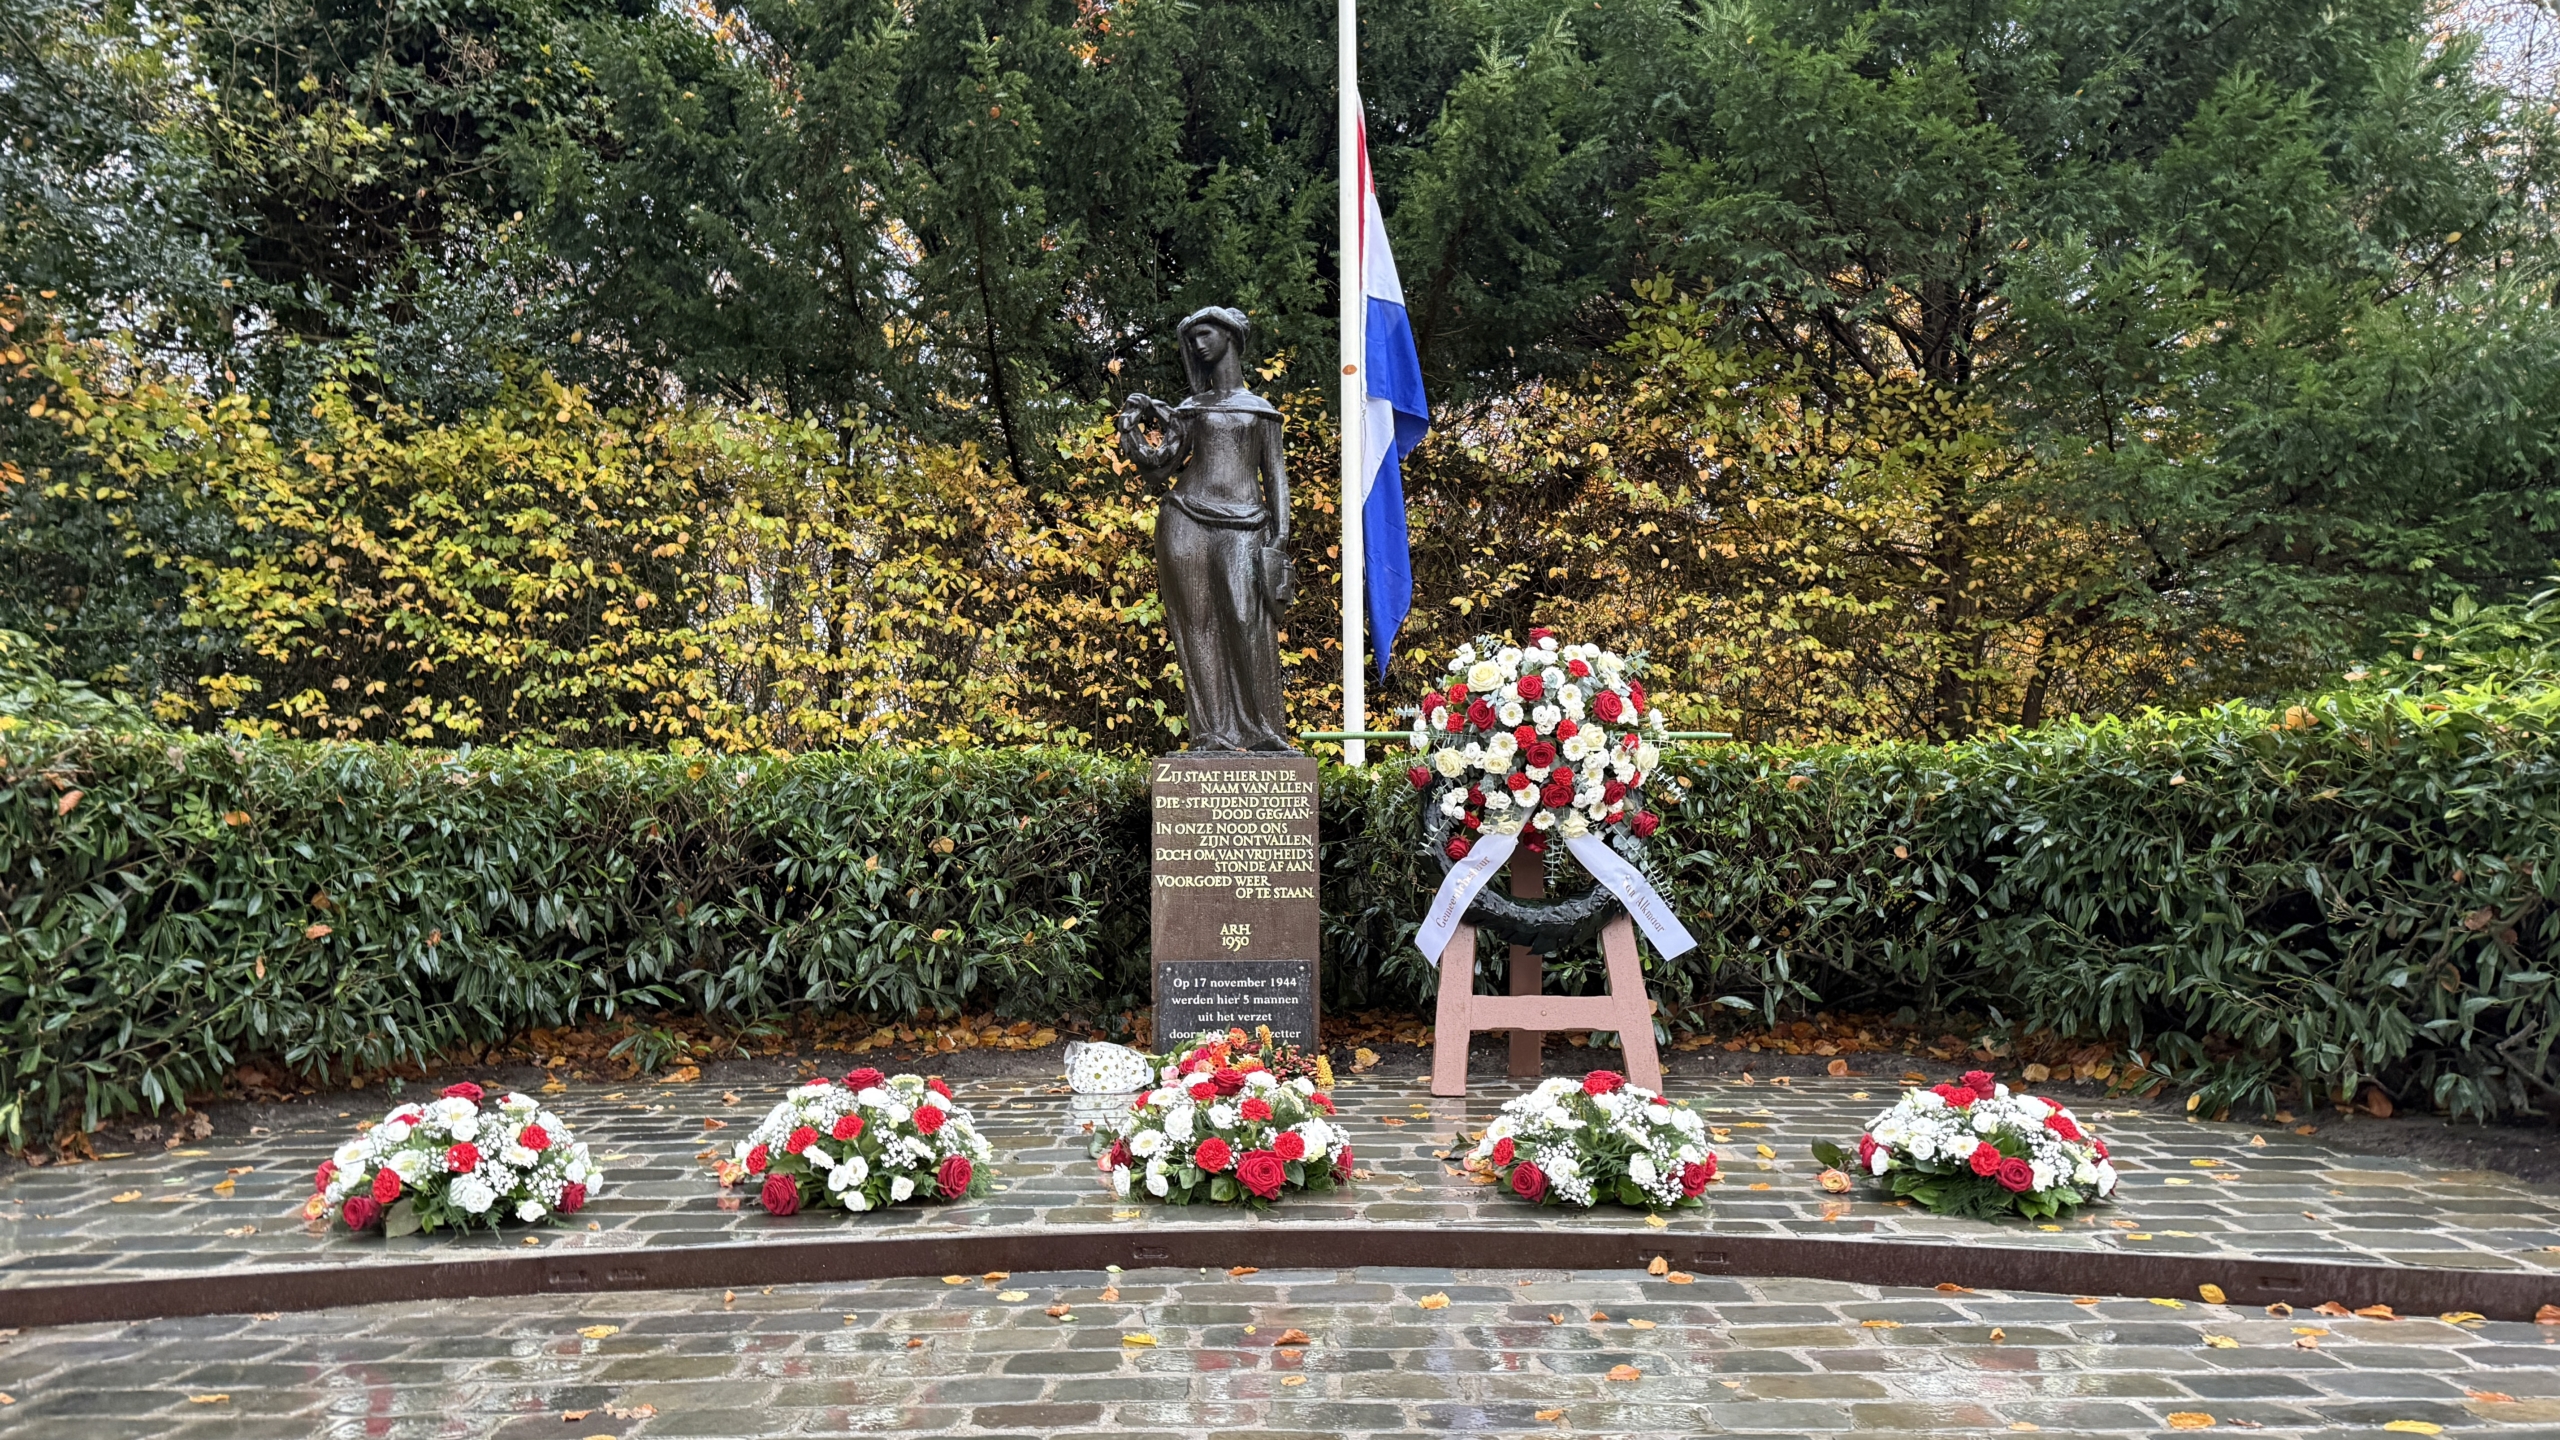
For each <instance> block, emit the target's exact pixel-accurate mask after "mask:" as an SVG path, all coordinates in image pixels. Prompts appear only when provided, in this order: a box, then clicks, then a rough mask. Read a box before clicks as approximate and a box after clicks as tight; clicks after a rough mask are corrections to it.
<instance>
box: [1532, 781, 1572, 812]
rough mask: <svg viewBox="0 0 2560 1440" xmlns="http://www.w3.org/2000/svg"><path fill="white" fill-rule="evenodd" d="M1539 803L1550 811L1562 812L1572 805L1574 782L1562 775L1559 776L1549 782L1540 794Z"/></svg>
mask: <svg viewBox="0 0 2560 1440" xmlns="http://www.w3.org/2000/svg"><path fill="white" fill-rule="evenodd" d="M1538 803H1539V804H1541V805H1544V806H1546V807H1547V808H1548V809H1550V810H1561V809H1563V808H1564V807H1566V806H1567V805H1570V804H1572V803H1573V782H1572V781H1571V780H1569V779H1567V778H1566V777H1565V776H1563V775H1562V774H1559V775H1557V776H1556V777H1555V778H1554V779H1552V780H1550V781H1548V782H1547V784H1546V788H1545V789H1542V790H1540V791H1539V792H1538Z"/></svg>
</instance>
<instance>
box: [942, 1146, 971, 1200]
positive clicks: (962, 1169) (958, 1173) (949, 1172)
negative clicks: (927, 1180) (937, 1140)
mask: <svg viewBox="0 0 2560 1440" xmlns="http://www.w3.org/2000/svg"><path fill="white" fill-rule="evenodd" d="M974 1173H975V1172H974V1171H973V1170H972V1169H971V1168H970V1165H969V1157H968V1156H966V1155H952V1156H947V1157H945V1158H944V1160H943V1162H942V1166H941V1168H940V1169H938V1170H935V1171H934V1172H933V1186H934V1190H935V1191H936V1192H937V1193H938V1194H940V1195H941V1196H942V1198H943V1199H945V1200H957V1199H959V1198H960V1197H961V1196H963V1195H966V1194H968V1193H969V1177H970V1176H971V1175H972V1174H974Z"/></svg>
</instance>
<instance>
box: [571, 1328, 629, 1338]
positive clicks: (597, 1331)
mask: <svg viewBox="0 0 2560 1440" xmlns="http://www.w3.org/2000/svg"><path fill="white" fill-rule="evenodd" d="M578 1333H579V1334H581V1335H584V1336H586V1337H587V1338H588V1339H590V1340H601V1339H603V1338H604V1337H606V1336H607V1335H619V1334H621V1333H622V1327H621V1326H619V1325H589V1326H587V1327H586V1328H584V1329H582V1330H580V1331H579V1332H578Z"/></svg>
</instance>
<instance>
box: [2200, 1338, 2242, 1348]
mask: <svg viewBox="0 0 2560 1440" xmlns="http://www.w3.org/2000/svg"><path fill="white" fill-rule="evenodd" d="M2204 1343H2206V1344H2207V1345H2210V1346H2212V1347H2213V1348H2214V1349H2216V1350H2237V1349H2239V1348H2240V1342H2239V1341H2237V1340H2234V1339H2232V1338H2231V1337H2230V1336H2228V1335H2207V1336H2206V1337H2204Z"/></svg>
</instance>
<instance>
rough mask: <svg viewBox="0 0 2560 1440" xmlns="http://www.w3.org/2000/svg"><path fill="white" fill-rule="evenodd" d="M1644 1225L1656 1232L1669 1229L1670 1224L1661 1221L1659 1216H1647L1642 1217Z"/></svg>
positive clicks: (1666, 1221)
mask: <svg viewBox="0 0 2560 1440" xmlns="http://www.w3.org/2000/svg"><path fill="white" fill-rule="evenodd" d="M1644 1223H1646V1224H1647V1225H1650V1226H1652V1227H1653V1228H1654V1229H1656V1230H1668V1229H1670V1228H1671V1222H1670V1221H1668V1220H1665V1219H1663V1218H1662V1217H1661V1216H1659V1215H1647V1216H1646V1217H1644Z"/></svg>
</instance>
